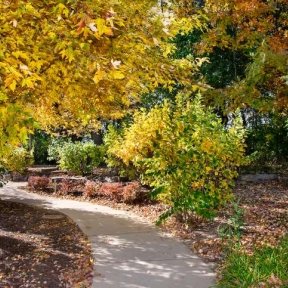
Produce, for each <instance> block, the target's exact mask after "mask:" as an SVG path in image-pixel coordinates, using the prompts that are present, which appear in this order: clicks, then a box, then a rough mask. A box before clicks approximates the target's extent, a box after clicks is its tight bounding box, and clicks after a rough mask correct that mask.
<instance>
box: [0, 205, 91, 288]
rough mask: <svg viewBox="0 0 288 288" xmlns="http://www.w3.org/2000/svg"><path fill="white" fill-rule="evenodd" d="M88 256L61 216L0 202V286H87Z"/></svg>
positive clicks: (79, 237)
mask: <svg viewBox="0 0 288 288" xmlns="http://www.w3.org/2000/svg"><path fill="white" fill-rule="evenodd" d="M91 255H92V254H91V247H90V244H89V243H88V240H87V237H86V236H85V235H84V234H83V233H82V232H81V230H80V229H79V228H78V226H77V225H76V224H75V223H74V222H73V221H72V220H70V219H69V218H68V217H66V216H65V215H63V214H61V213H59V212H56V211H51V210H47V209H42V208H35V207H32V206H28V205H24V204H19V203H13V202H8V201H0V287H3V288H8V287H9V288H10V287H29V288H36V287H43V288H55V287H75V288H76V287H79V288H80V287H82V288H84V287H91V284H92V269H93V266H92V264H93V263H92V261H91Z"/></svg>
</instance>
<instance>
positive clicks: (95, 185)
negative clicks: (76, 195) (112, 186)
mask: <svg viewBox="0 0 288 288" xmlns="http://www.w3.org/2000/svg"><path fill="white" fill-rule="evenodd" d="M100 186H101V184H100V183H99V182H95V181H87V182H86V184H85V187H84V192H83V196H84V197H87V198H89V197H93V196H97V195H99V189H100Z"/></svg>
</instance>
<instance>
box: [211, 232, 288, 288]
mask: <svg viewBox="0 0 288 288" xmlns="http://www.w3.org/2000/svg"><path fill="white" fill-rule="evenodd" d="M221 271H222V273H221V279H220V280H219V282H218V285H217V286H216V287H217V288H234V287H242V288H246V287H247V288H248V287H255V288H256V287H259V288H260V287H261V288H262V287H263V288H264V287H267V288H268V287H288V273H287V272H288V236H286V237H284V238H283V239H282V240H281V241H280V242H279V243H278V245H277V246H276V247H269V246H266V247H262V248H258V249H256V250H255V251H254V253H253V254H252V255H247V254H246V253H245V252H243V251H241V250H239V249H235V250H234V251H231V253H229V255H228V257H227V258H226V261H225V264H224V265H223V267H222V269H221Z"/></svg>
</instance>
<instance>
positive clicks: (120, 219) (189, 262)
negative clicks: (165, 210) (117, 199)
mask: <svg viewBox="0 0 288 288" xmlns="http://www.w3.org/2000/svg"><path fill="white" fill-rule="evenodd" d="M24 184H25V183H8V184H7V185H6V186H5V187H4V188H2V189H0V198H1V199H3V200H4V199H5V200H10V201H15V202H21V203H26V204H30V205H35V206H40V207H43V208H48V209H55V210H57V211H60V212H62V213H64V214H66V215H68V216H69V217H71V218H72V219H73V220H74V221H75V222H76V223H77V224H78V225H79V226H80V228H81V229H82V230H83V232H84V233H85V234H87V235H88V237H89V239H90V241H91V243H92V249H93V254H94V258H95V267H94V277H93V287H95V288H96V287H98V288H207V287H209V286H210V285H212V284H213V282H214V279H215V275H214V273H213V272H212V270H211V268H210V267H209V265H207V264H205V263H203V262H202V261H201V259H200V258H199V257H198V256H196V255H194V254H192V253H191V251H190V250H189V249H188V248H187V247H186V246H185V245H184V244H182V243H181V242H180V241H178V240H176V239H174V238H171V237H168V236H167V235H164V234H163V233H161V232H160V231H159V230H158V229H157V228H155V227H154V226H153V225H151V224H149V223H147V222H146V221H144V220H143V219H141V218H140V217H138V216H136V215H134V214H132V213H130V212H126V211H118V210H115V209H112V208H108V207H105V206H100V205H96V204H92V203H87V202H80V201H74V200H63V199H57V198H52V197H45V196H41V195H37V194H32V193H28V192H26V191H22V190H19V189H18V187H19V186H23V185H24Z"/></svg>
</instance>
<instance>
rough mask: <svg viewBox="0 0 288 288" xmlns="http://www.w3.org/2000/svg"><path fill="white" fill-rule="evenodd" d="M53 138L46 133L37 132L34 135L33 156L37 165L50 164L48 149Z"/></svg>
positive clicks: (32, 140)
mask: <svg viewBox="0 0 288 288" xmlns="http://www.w3.org/2000/svg"><path fill="white" fill-rule="evenodd" d="M50 139H51V136H49V135H48V134H46V133H45V132H44V131H41V130H36V131H35V133H34V134H33V135H32V138H31V142H32V145H33V155H34V161H35V164H38V165H43V164H49V161H48V147H49V144H50V141H51V140H50Z"/></svg>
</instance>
